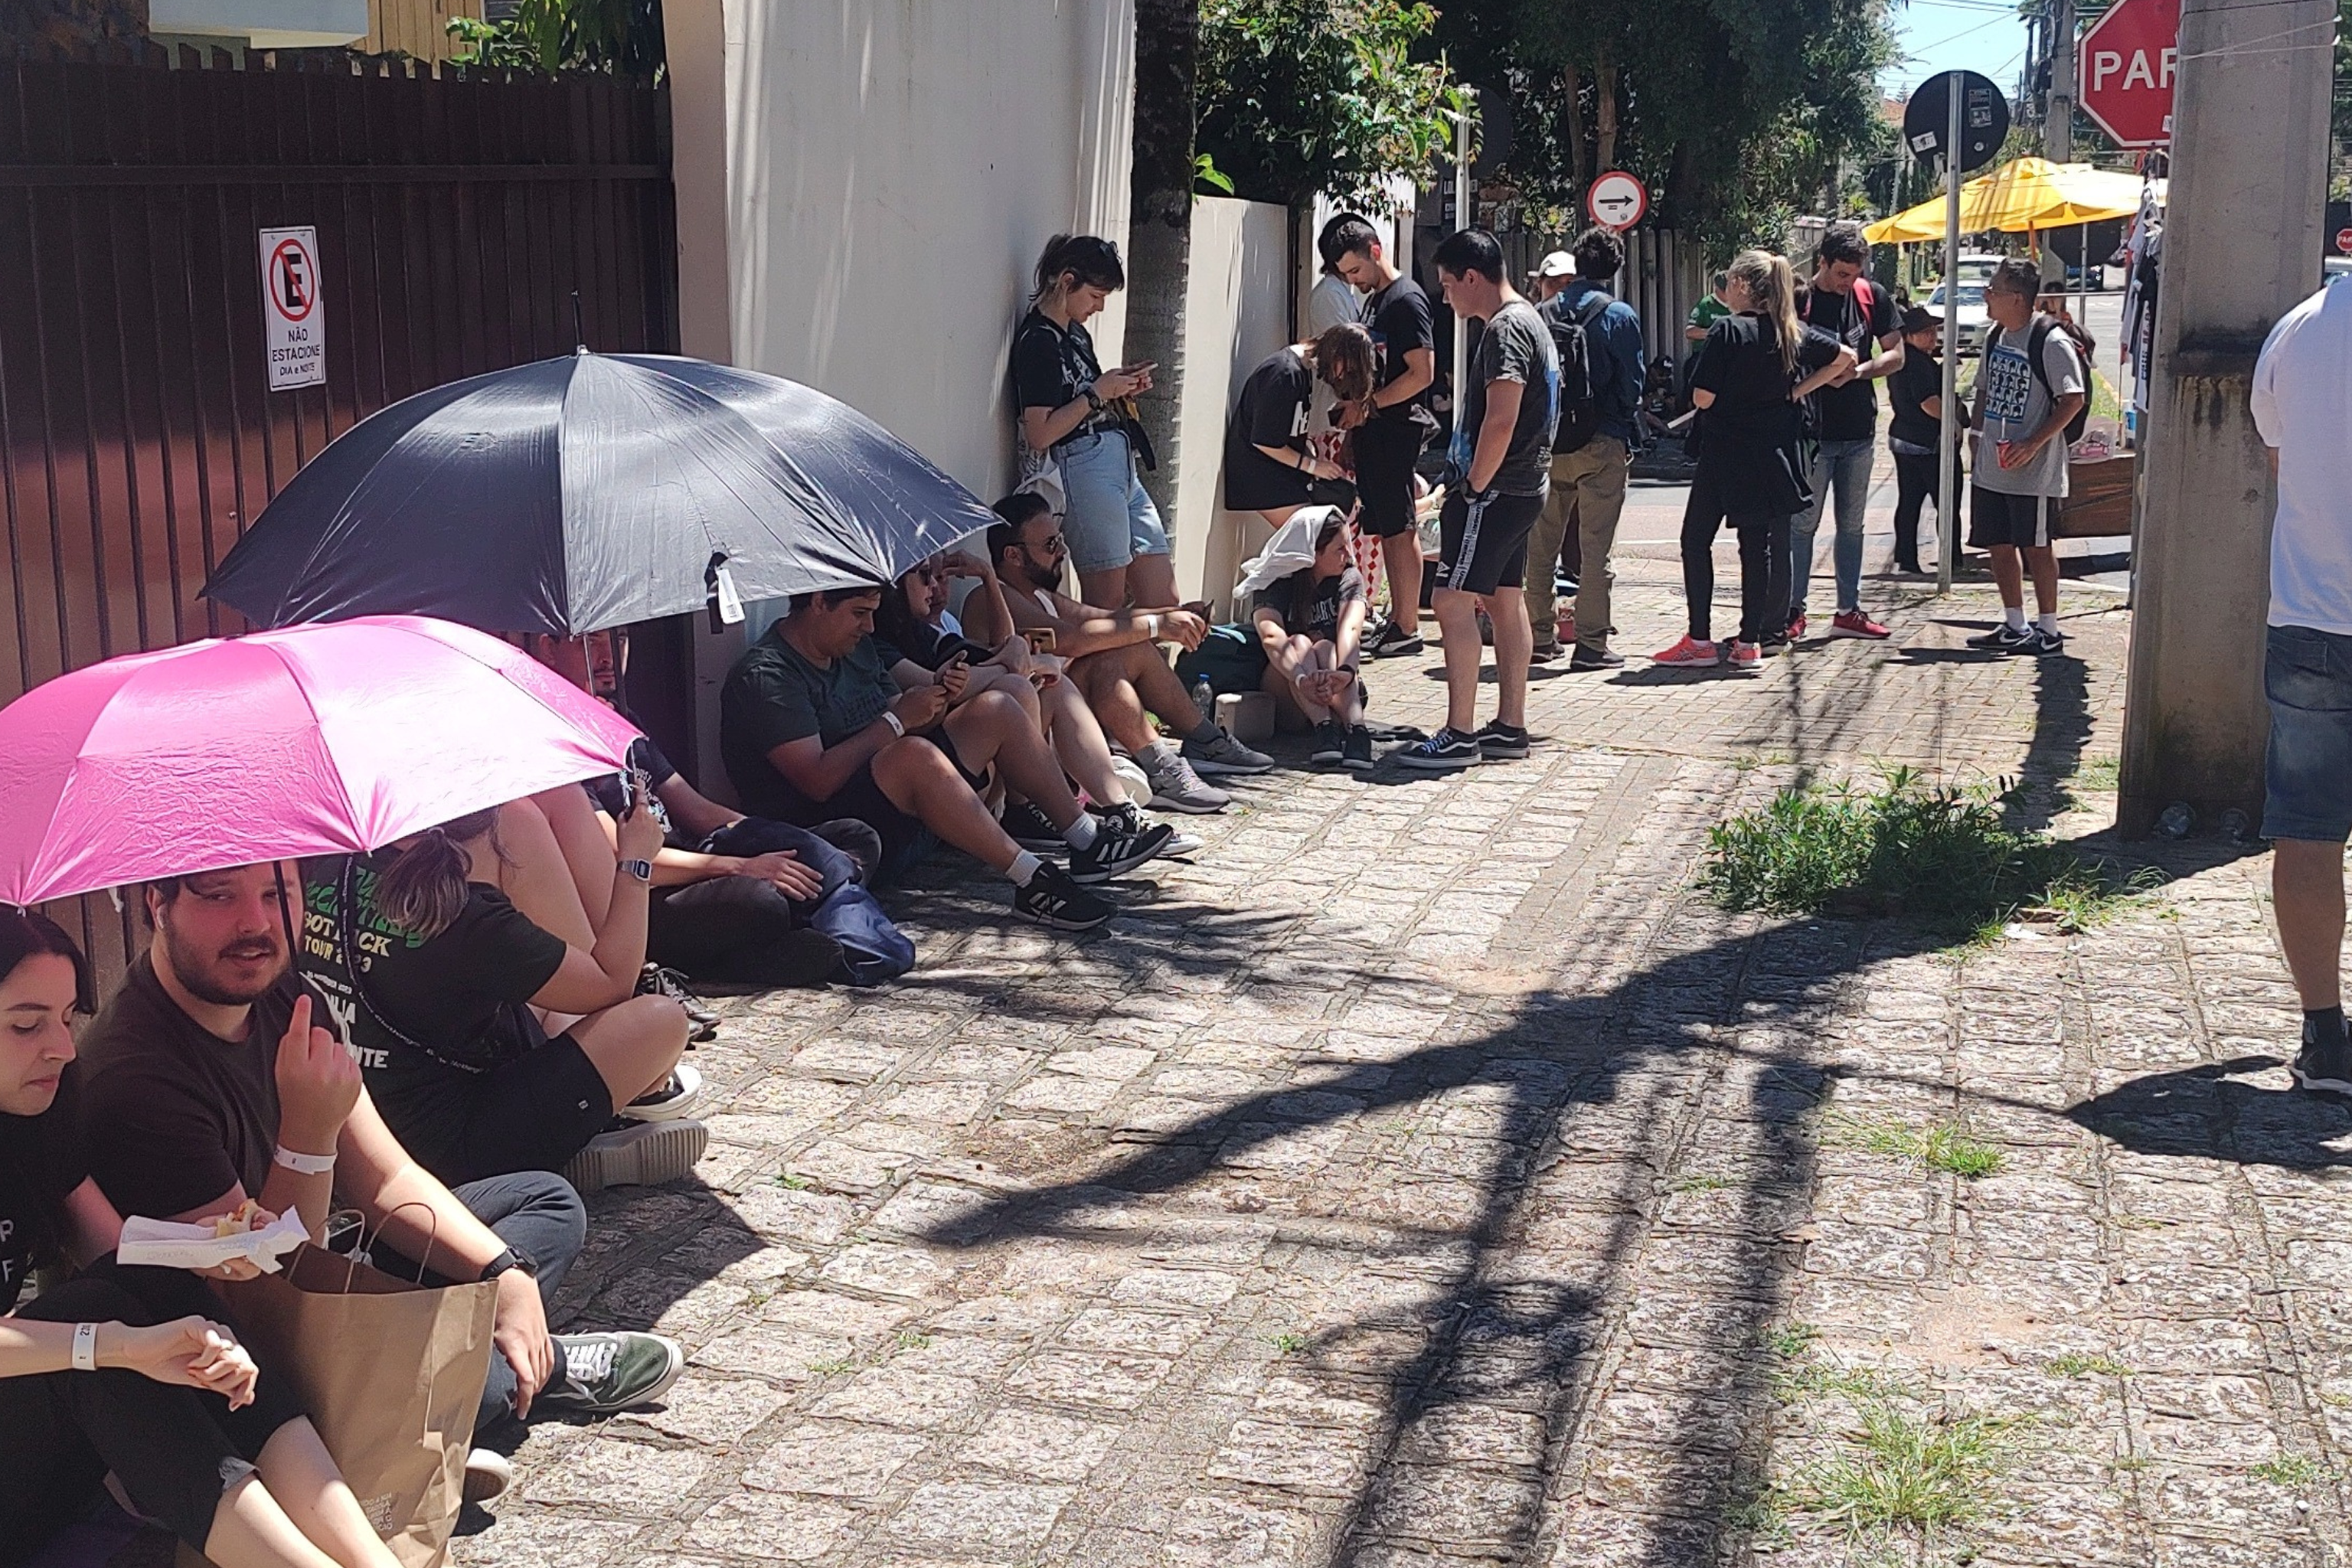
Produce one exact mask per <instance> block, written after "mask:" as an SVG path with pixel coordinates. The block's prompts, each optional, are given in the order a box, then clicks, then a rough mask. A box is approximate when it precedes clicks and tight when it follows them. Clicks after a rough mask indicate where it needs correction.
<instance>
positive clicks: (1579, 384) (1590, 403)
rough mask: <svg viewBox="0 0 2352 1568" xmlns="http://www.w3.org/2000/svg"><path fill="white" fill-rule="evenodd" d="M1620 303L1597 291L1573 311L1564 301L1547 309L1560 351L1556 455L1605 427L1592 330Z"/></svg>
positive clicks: (1548, 323)
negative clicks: (1595, 381) (1594, 366)
mask: <svg viewBox="0 0 2352 1568" xmlns="http://www.w3.org/2000/svg"><path fill="white" fill-rule="evenodd" d="M1614 303H1616V301H1615V300H1612V298H1611V297H1610V296H1609V294H1608V293H1607V292H1605V291H1604V290H1602V289H1594V290H1592V292H1591V293H1590V294H1587V295H1586V296H1585V297H1584V302H1583V303H1582V304H1580V305H1579V306H1577V308H1576V309H1575V310H1568V309H1567V308H1566V306H1565V301H1564V300H1549V301H1548V302H1547V303H1546V304H1545V305H1544V307H1543V319H1544V325H1546V326H1547V327H1549V328H1550V329H1551V342H1552V347H1554V348H1556V349H1558V350H1559V434H1557V435H1555V436H1554V437H1552V438H1551V449H1552V455H1553V456H1554V457H1558V456H1559V455H1560V454H1562V453H1564V452H1573V451H1576V450H1577V449H1579V448H1580V447H1582V446H1583V445H1584V444H1585V443H1586V442H1587V441H1590V440H1591V439H1592V437H1593V436H1594V434H1595V433H1596V432H1597V431H1598V430H1599V429H1600V428H1601V403H1600V400H1599V398H1598V397H1596V396H1595V395H1594V393H1595V389H1594V387H1593V384H1592V347H1591V342H1590V336H1589V331H1588V329H1590V328H1591V325H1592V323H1593V322H1595V321H1599V320H1600V319H1601V311H1603V310H1607V309H1609V307H1610V306H1611V305H1612V304H1614Z"/></svg>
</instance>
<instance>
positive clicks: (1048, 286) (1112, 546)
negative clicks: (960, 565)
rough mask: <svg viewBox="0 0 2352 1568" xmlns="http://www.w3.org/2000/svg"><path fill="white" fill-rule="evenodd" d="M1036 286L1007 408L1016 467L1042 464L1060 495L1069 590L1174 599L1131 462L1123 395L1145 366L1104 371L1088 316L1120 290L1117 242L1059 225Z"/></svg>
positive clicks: (1016, 340)
mask: <svg viewBox="0 0 2352 1568" xmlns="http://www.w3.org/2000/svg"><path fill="white" fill-rule="evenodd" d="M1036 282H1037V291H1036V294H1035V296H1034V298H1033V299H1032V300H1031V302H1030V307H1029V313H1028V314H1027V315H1025V316H1024V317H1022V318H1021V325H1020V327H1019V329H1018V330H1017V331H1015V332H1014V333H1013V406H1014V407H1015V408H1017V409H1018V410H1019V411H1020V412H1019V420H1020V431H1021V448H1022V472H1023V476H1024V479H1027V480H1029V481H1031V482H1033V483H1034V482H1036V481H1037V480H1038V479H1040V478H1041V477H1042V476H1043V475H1045V474H1046V473H1048V472H1050V473H1051V474H1053V475H1054V476H1055V477H1056V478H1057V479H1058V482H1059V485H1060V488H1061V491H1062V495H1063V498H1064V499H1063V504H1062V531H1063V533H1064V534H1065V535H1066V537H1067V538H1068V540H1069V542H1070V563H1071V564H1072V565H1073V566H1075V567H1076V568H1077V573H1078V584H1079V590H1080V591H1079V595H1078V596H1079V597H1080V598H1082V599H1084V600H1085V601H1086V602H1087V604H1089V605H1103V606H1105V607H1106V608H1109V609H1118V608H1121V607H1123V606H1125V605H1130V604H1132V605H1146V606H1150V607H1155V608H1156V607H1160V606H1165V605H1174V604H1175V603H1176V568H1175V565H1174V563H1173V562H1172V560H1171V556H1170V553H1169V552H1170V545H1169V542H1168V530H1167V529H1166V527H1165V526H1164V525H1163V524H1162V523H1161V521H1160V510H1159V509H1158V508H1157V507H1155V506H1153V505H1152V503H1151V497H1150V495H1148V494H1147V493H1145V491H1144V489H1143V480H1142V478H1141V477H1140V475H1139V473H1138V471H1137V463H1138V457H1139V454H1138V453H1137V451H1136V447H1135V439H1136V436H1137V433H1138V430H1139V426H1137V425H1136V423H1135V416H1134V405H1133V402H1132V399H1133V398H1134V397H1135V395H1137V394H1138V393H1141V392H1149V391H1150V390H1151V372H1152V370H1153V369H1154V367H1153V366H1151V365H1150V364H1124V365H1119V366H1117V367H1115V368H1113V369H1111V370H1105V369H1103V368H1102V366H1101V364H1100V363H1098V362H1097V360H1096V358H1095V343H1094V338H1093V337H1092V335H1091V334H1089V333H1088V332H1087V325H1086V324H1087V322H1088V321H1092V320H1093V319H1094V318H1095V317H1096V316H1097V314H1099V313H1100V312H1101V310H1102V308H1103V304H1104V302H1105V301H1106V300H1108V299H1109V298H1110V296H1111V295H1112V294H1114V293H1116V292H1117V291H1118V290H1119V289H1124V288H1126V287H1127V268H1126V267H1125V266H1124V265H1123V264H1122V263H1121V262H1120V260H1119V258H1118V247H1117V246H1115V245H1113V244H1112V243H1111V242H1110V241H1108V240H1107V239H1099V238H1097V237H1095V236H1093V235H1090V234H1057V235H1055V237H1053V238H1052V239H1051V240H1048V241H1047V242H1046V245H1045V253H1044V254H1043V255H1041V256H1040V257H1039V258H1037V279H1036Z"/></svg>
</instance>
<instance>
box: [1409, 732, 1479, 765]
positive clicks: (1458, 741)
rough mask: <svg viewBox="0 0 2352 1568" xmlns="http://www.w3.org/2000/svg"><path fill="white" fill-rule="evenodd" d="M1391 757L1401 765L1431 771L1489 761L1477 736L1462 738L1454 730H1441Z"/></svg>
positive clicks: (1464, 736) (1463, 736) (1462, 736)
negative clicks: (1480, 746) (1479, 745)
mask: <svg viewBox="0 0 2352 1568" xmlns="http://www.w3.org/2000/svg"><path fill="white" fill-rule="evenodd" d="M1390 754H1391V755H1392V756H1394V757H1395V758H1396V760H1397V763H1399V765H1401V766H1403V767H1408V768H1423V769H1427V770H1429V771H1431V772H1441V771H1450V770H1452V769H1454V768H1467V767H1475V766H1476V765H1477V764H1478V763H1482V762H1484V761H1486V753H1485V752H1481V751H1480V750H1479V749H1478V740H1477V737H1476V736H1475V735H1459V734H1456V733H1454V731H1452V730H1440V731H1437V733H1436V734H1434V735H1432V736H1431V737H1430V738H1429V739H1428V740H1426V741H1423V742H1420V743H1419V744H1417V745H1411V746H1407V747H1405V748H1404V750H1402V751H1401V752H1391V753H1390Z"/></svg>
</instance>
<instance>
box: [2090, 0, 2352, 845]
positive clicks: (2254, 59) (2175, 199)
mask: <svg viewBox="0 0 2352 1568" xmlns="http://www.w3.org/2000/svg"><path fill="white" fill-rule="evenodd" d="M2335 14H2336V4H2335V0H2284V3H2282V0H2185V4H2184V5H2182V6H2181V12H2180V61H2179V77H2178V78H2177V79H2176V86H2175V91H2174V100H2173V116H2172V126H2173V134H2172V145H2173V162H2172V184H2171V191H2170V200H2169V205H2168V213H2167V216H2166V222H2165V237H2164V287H2163V289H2162V291H2161V293H2160V295H2159V297H2158V306H2157V322H2156V373H2155V376H2154V383H2153V387H2152V390H2151V393H2150V407H2149V410H2148V428H2147V435H2146V447H2147V469H2146V477H2145V484H2146V510H2145V512H2144V514H2143V518H2142V521H2141V526H2140V534H2139V542H2138V552H2139V557H2138V561H2137V568H2138V571H2137V600H2136V612H2135V614H2136V618H2135V620H2134V623H2133V626H2132V640H2131V667H2130V677H2129V684H2128V686H2127V687H2126V706H2125V717H2124V754H2123V780H2122V798H2121V803H2120V806H2119V809H2118V812H2117V826H2118V827H2119V828H2120V829H2121V830H2122V832H2123V833H2124V834H2125V835H2126V836H2127V837H2137V836H2141V835H2145V834H2146V833H2147V832H2148V831H2149V830H2150V828H2151V827H2152V826H2153V825H2154V823H2155V820H2156V817H2157V816H2158V814H2159V813H2160V812H2162V811H2163V810H2164V809H2165V807H2166V806H2167V805H2170V804H2171V803H2173V802H2175V801H2184V802H2186V803H2188V804H2189V805H2190V806H2191V807H2193V808H2194V809H2195V810H2196V811H2197V813H2198V815H2199V816H2200V818H2202V819H2203V820H2205V821H2207V822H2209V823H2210V821H2212V820H2213V819H2214V818H2215V817H2216V816H2218V815H2219V814H2220V813H2221V812H2223V811H2226V810H2229V809H2231V808H2235V809H2238V810H2241V811H2243V812H2245V813H2246V815H2247V816H2248V817H2249V819H2252V818H2254V817H2256V816H2258V815H2259V814H2260V811H2261V808H2262V798H2263V742H2264V741H2265V740H2266V739H2267V737H2268V733H2269V725H2270V720H2269V714H2268V712H2267V711H2266V710H2265V709H2264V707H2263V678H2262V667H2263V622H2264V618H2265V616H2266V615H2267V612H2268V609H2269V604H2270V514H2271V499H2272V493H2271V492H2272V481H2271V471H2270V463H2269V460H2268V458H2267V457H2266V456H2265V453H2264V450H2263V445H2262V441H2261V438H2260V437H2258V436H2257V435H2256V434H2255V431H2254V424H2253V417H2252V414H2251V412H2250V411H2249V408H2248V405H2247V390H2248V387H2249V385H2250V384H2251V382H2252V375H2253V368H2254V359H2255V356H2256V354H2257V353H2260V352H2261V349H2262V345H2263V339H2264V337H2266V336H2267V335H2268V334H2269V331H2270V329H2271V327H2272V325H2273V323H2275V322H2276V321H2277V320H2278V318H2279V317H2280V316H2282V315H2284V313H2285V312H2286V311H2287V310H2289V309H2290V308H2291V307H2293V306H2294V304H2295V303H2296V302H2297V301H2298V300H2302V299H2303V298H2305V296H2306V295H2308V294H2309V293H2310V292H2311V290H2312V289H2313V288H2314V287H2315V286H2316V284H2317V282H2318V279H2319V250H2320V228H2321V226H2322V225H2321V219H2322V216H2323V213H2324V210H2325V208H2324V202H2325V200H2326V174H2327V123H2328V94H2329V89H2330V85H2331V81H2332V71H2333V56H2332V50H2331V47H2330V45H2331V41H2332V39H2333V37H2334V19H2335Z"/></svg>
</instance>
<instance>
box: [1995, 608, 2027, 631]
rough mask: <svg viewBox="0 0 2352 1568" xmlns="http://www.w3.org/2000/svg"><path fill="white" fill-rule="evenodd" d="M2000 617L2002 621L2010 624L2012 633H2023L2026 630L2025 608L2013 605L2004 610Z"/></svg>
mask: <svg viewBox="0 0 2352 1568" xmlns="http://www.w3.org/2000/svg"><path fill="white" fill-rule="evenodd" d="M2000 615H2001V619H2003V620H2005V621H2007V622H2008V623H2009V629H2010V630H2011V631H2013V632H2021V631H2023V630H2024V629H2025V606H2024V605H2009V606H2008V607H2006V608H2005V609H2003V610H2002V611H2001V612H2000Z"/></svg>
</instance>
